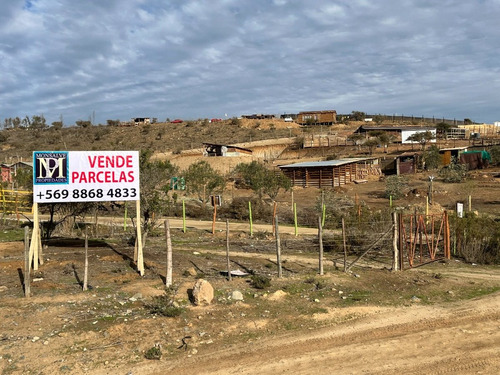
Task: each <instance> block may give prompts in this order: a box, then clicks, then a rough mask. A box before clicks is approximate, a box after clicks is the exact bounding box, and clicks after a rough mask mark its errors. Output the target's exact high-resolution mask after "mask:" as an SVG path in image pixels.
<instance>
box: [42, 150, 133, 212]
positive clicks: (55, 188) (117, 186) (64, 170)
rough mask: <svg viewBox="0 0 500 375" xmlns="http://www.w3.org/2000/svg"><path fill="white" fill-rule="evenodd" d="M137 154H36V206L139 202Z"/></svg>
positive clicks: (98, 152) (84, 152) (65, 152)
mask: <svg viewBox="0 0 500 375" xmlns="http://www.w3.org/2000/svg"><path fill="white" fill-rule="evenodd" d="M139 181H140V180H139V152H138V151H35V152H33V201H34V202H35V203H63V202H99V201H134V200H139V199H140V198H139Z"/></svg>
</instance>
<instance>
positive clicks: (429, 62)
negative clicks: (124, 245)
mask: <svg viewBox="0 0 500 375" xmlns="http://www.w3.org/2000/svg"><path fill="white" fill-rule="evenodd" d="M499 20H500V0H439V1H437V0H377V1H376V0H330V1H328V0H307V1H306V0H302V1H300V0H246V1H245V0H84V1H74V0H4V1H1V2H0V121H3V119H4V118H8V117H15V116H19V117H24V116H26V115H28V116H32V115H35V114H43V115H44V116H45V117H46V119H47V122H48V123H49V124H50V123H51V122H53V121H58V119H59V118H60V116H62V117H63V119H64V123H65V124H66V125H69V124H74V122H75V121H76V120H80V119H82V120H88V119H95V122H96V123H99V122H101V123H105V122H106V120H107V119H121V120H128V119H130V118H131V117H157V118H158V119H159V120H164V119H166V118H167V117H168V118H171V119H173V118H183V119H196V118H212V117H224V116H225V114H227V116H228V117H232V116H239V115H241V114H251V113H275V114H280V113H284V112H288V113H297V112H299V111H305V110H324V109H336V110H337V112H339V113H350V112H351V111H364V112H367V113H370V114H375V113H383V114H400V115H401V114H404V115H415V116H422V115H424V116H429V117H432V116H435V117H436V118H441V117H446V118H456V119H463V118H470V119H472V120H473V121H477V122H493V121H500V102H499V100H498V98H499V96H500V95H499V93H500V75H499V71H500V48H499V47H500V26H498V22H499Z"/></svg>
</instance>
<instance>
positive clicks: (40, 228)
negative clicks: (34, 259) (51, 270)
mask: <svg viewBox="0 0 500 375" xmlns="http://www.w3.org/2000/svg"><path fill="white" fill-rule="evenodd" d="M37 240H38V262H39V263H40V265H41V266H43V246H42V224H41V223H40V225H39V226H38V238H37Z"/></svg>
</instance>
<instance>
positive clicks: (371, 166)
mask: <svg viewBox="0 0 500 375" xmlns="http://www.w3.org/2000/svg"><path fill="white" fill-rule="evenodd" d="M279 168H280V169H281V171H282V172H283V173H284V174H285V176H287V177H288V178H289V179H290V180H291V181H292V186H301V187H317V188H326V187H338V186H342V185H345V184H348V183H350V182H353V181H354V180H362V179H365V178H366V177H367V176H369V175H380V174H381V172H380V166H379V160H378V158H347V159H338V160H328V161H316V162H304V163H295V164H288V165H280V166H279Z"/></svg>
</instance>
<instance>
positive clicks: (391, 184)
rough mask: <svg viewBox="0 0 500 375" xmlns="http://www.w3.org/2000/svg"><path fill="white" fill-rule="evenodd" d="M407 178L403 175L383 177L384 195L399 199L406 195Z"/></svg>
mask: <svg viewBox="0 0 500 375" xmlns="http://www.w3.org/2000/svg"><path fill="white" fill-rule="evenodd" d="M407 189H408V180H407V179H406V177H404V176H397V175H393V176H388V177H387V178H386V179H385V197H386V198H390V197H391V196H392V198H393V199H400V198H403V197H404V196H405V195H406V191H407Z"/></svg>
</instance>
